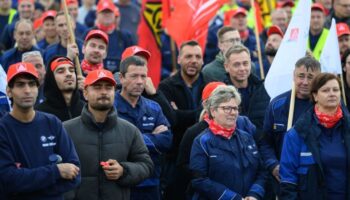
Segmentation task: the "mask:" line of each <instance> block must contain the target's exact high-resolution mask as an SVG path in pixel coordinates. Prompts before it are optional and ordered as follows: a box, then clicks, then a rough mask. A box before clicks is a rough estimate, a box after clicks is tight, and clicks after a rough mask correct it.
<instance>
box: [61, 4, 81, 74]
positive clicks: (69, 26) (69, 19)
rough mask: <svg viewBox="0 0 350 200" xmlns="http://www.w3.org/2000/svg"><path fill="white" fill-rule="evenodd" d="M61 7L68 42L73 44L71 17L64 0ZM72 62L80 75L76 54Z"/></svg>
mask: <svg viewBox="0 0 350 200" xmlns="http://www.w3.org/2000/svg"><path fill="white" fill-rule="evenodd" d="M62 7H63V12H64V17H65V18H66V23H67V28H68V33H69V41H68V43H69V44H73V43H75V35H74V32H73V28H72V24H71V18H69V14H68V8H67V2H66V0H62ZM74 64H75V69H76V71H77V75H78V76H82V72H81V67H80V61H79V57H78V56H75V58H74Z"/></svg>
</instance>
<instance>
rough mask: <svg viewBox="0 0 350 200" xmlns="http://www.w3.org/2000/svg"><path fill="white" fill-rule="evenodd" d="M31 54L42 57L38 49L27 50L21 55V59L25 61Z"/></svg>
mask: <svg viewBox="0 0 350 200" xmlns="http://www.w3.org/2000/svg"><path fill="white" fill-rule="evenodd" d="M32 56H40V58H41V59H42V58H43V57H42V55H41V53H40V51H28V52H25V53H24V54H23V55H22V61H25V60H26V59H27V58H28V57H32Z"/></svg>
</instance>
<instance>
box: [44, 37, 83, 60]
mask: <svg viewBox="0 0 350 200" xmlns="http://www.w3.org/2000/svg"><path fill="white" fill-rule="evenodd" d="M75 42H76V44H77V45H78V48H79V60H80V61H82V60H83V58H84V55H83V52H82V49H83V41H81V40H79V39H76V41H75ZM55 56H67V48H65V47H63V46H62V45H61V43H60V42H58V43H56V44H52V45H50V46H48V47H47V48H46V50H45V52H44V55H43V58H44V63H45V66H48V65H47V64H48V63H49V62H50V61H51V59H52V58H53V57H55Z"/></svg>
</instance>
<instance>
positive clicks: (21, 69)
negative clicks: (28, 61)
mask: <svg viewBox="0 0 350 200" xmlns="http://www.w3.org/2000/svg"><path fill="white" fill-rule="evenodd" d="M23 71H27V68H26V66H24V65H23V64H20V65H19V66H18V67H17V72H23Z"/></svg>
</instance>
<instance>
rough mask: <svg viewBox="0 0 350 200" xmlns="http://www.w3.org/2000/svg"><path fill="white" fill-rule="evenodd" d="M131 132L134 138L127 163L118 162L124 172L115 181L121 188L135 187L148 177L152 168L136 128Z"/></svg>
mask: <svg viewBox="0 0 350 200" xmlns="http://www.w3.org/2000/svg"><path fill="white" fill-rule="evenodd" d="M133 132H134V133H130V134H132V135H134V138H133V141H132V145H131V147H130V150H129V156H128V161H125V162H120V165H121V166H122V167H123V168H124V171H123V176H122V177H121V178H120V179H119V180H117V183H118V184H120V185H123V186H133V185H137V184H138V183H140V182H141V181H143V180H145V179H146V178H148V177H150V175H151V174H152V173H153V168H154V165H153V162H152V160H151V157H150V156H149V153H148V150H147V147H146V145H145V143H144V142H143V140H142V136H141V133H140V132H139V131H138V130H137V129H136V128H135V130H134V131H133Z"/></svg>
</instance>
